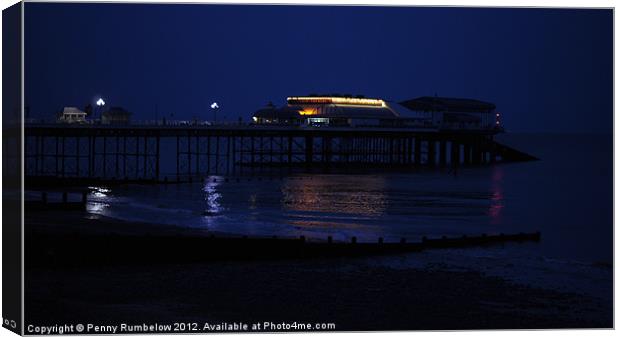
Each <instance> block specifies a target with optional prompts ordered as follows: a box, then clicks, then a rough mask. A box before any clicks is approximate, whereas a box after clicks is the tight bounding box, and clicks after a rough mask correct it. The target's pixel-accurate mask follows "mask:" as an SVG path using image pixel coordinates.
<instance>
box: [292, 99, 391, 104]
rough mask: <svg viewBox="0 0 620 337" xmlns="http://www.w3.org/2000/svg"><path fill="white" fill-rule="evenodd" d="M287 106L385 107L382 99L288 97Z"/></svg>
mask: <svg viewBox="0 0 620 337" xmlns="http://www.w3.org/2000/svg"><path fill="white" fill-rule="evenodd" d="M286 101H287V102H288V104H349V105H365V106H385V102H384V101H383V100H382V99H374V98H354V97H288V98H287V99H286Z"/></svg>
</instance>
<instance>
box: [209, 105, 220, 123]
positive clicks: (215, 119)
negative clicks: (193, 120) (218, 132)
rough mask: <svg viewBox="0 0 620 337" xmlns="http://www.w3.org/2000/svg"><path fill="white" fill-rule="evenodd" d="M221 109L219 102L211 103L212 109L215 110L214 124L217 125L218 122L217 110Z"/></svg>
mask: <svg viewBox="0 0 620 337" xmlns="http://www.w3.org/2000/svg"><path fill="white" fill-rule="evenodd" d="M219 108H220V106H219V105H218V104H217V102H213V103H211V109H213V124H215V122H216V121H217V109H219Z"/></svg>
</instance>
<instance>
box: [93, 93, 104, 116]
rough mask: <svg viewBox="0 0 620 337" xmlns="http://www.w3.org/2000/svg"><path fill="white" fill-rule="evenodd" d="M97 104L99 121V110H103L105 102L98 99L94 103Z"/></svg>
mask: <svg viewBox="0 0 620 337" xmlns="http://www.w3.org/2000/svg"><path fill="white" fill-rule="evenodd" d="M95 104H97V106H98V107H99V119H101V115H102V113H101V110H102V109H103V106H104V105H105V101H104V100H103V98H101V97H99V99H98V100H97V102H96V103H95Z"/></svg>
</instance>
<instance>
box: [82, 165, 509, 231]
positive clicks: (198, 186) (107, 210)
mask: <svg viewBox="0 0 620 337" xmlns="http://www.w3.org/2000/svg"><path fill="white" fill-rule="evenodd" d="M481 172H482V174H481ZM484 172H487V173H484ZM464 174H466V173H465V172H463V173H462V175H464ZM472 181H473V183H472ZM502 182H503V180H502V179H501V172H500V173H497V172H495V171H488V170H486V171H480V172H477V173H476V176H474V178H473V180H471V179H470V178H466V179H463V178H455V177H453V176H452V175H449V174H444V173H441V172H439V173H438V172H434V173H429V174H422V175H406V174H401V175H389V174H386V175H383V174H376V175H302V176H294V177H289V178H284V179H261V180H258V179H253V180H247V179H242V180H240V181H239V182H237V181H236V179H230V180H228V181H225V180H224V177H220V176H210V177H207V179H205V181H204V182H203V183H194V184H178V185H131V186H118V187H115V188H114V191H112V189H110V188H104V187H93V188H92V189H91V195H90V198H89V203H88V211H89V212H91V213H95V214H101V215H105V216H110V217H116V218H120V219H124V220H129V221H139V222H152V223H160V224H170V225H175V226H180V227H188V228H202V229H208V230H214V231H222V232H231V233H238V234H247V235H267V236H271V235H278V236H298V235H305V236H306V237H308V238H321V239H325V238H326V237H327V236H328V235H330V236H332V237H334V239H336V240H338V239H341V240H349V239H350V237H352V236H357V237H358V239H360V240H369V241H375V240H376V239H377V238H378V237H385V238H386V239H389V238H392V239H395V240H397V239H399V238H400V237H407V238H412V239H413V238H419V237H421V236H424V235H427V236H429V235H430V236H433V235H462V234H480V233H481V232H485V231H486V230H487V229H486V227H485V224H488V223H496V222H497V221H500V219H501V217H500V215H501V212H502V207H503V202H504V201H503V196H502Z"/></svg>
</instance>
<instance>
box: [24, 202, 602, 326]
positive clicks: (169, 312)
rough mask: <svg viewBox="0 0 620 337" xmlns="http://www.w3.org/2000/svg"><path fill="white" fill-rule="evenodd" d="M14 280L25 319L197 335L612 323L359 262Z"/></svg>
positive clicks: (585, 303) (562, 305)
mask: <svg viewBox="0 0 620 337" xmlns="http://www.w3.org/2000/svg"><path fill="white" fill-rule="evenodd" d="M46 218H47V219H51V218H50V217H49V216H41V215H39V216H37V215H31V216H29V218H27V221H26V226H30V227H29V232H30V233H37V232H47V231H49V230H50V229H51V228H53V227H54V226H50V223H47V224H45V223H46V222H52V221H51V220H49V221H46V220H45V219H46ZM61 219H62V223H63V225H61V227H63V228H65V229H66V228H70V232H75V231H76V230H77V231H90V229H89V228H98V230H97V231H96V232H98V233H103V232H105V228H114V231H115V232H116V233H119V232H120V229H122V226H129V225H130V224H127V223H125V224H123V223H122V222H118V221H107V220H106V219H99V220H84V219H83V216H82V215H79V216H76V215H75V214H73V215H68V214H64V215H61V214H57V215H55V216H54V217H53V222H54V223H60V222H61V221H60V220H61ZM80 219H81V220H80ZM89 224H90V225H92V226H90V225H89ZM65 225H66V226H65ZM137 227H140V225H139V226H137ZM137 227H132V228H134V229H135V228H137ZM119 228H120V229H119ZM57 230H60V231H62V229H57ZM136 233H137V232H135V231H134V232H133V234H136ZM26 241H27V242H28V238H26ZM26 249H27V248H26ZM162 249H166V248H165V247H162ZM411 254H416V253H411ZM25 276H26V280H25V282H26V302H25V311H26V324H52V325H53V324H66V323H68V324H77V323H82V324H87V323H93V324H104V323H114V324H120V323H123V322H124V323H149V324H152V323H170V322H195V323H197V325H198V326H199V328H200V329H202V328H203V325H204V323H207V322H208V323H221V322H230V323H232V322H245V323H248V324H251V323H254V322H263V321H272V322H275V323H280V322H288V323H292V322H298V323H299V322H303V323H335V324H336V329H337V330H392V329H399V330H404V329H476V328H499V329H515V328H571V327H574V328H611V327H612V304H611V298H610V299H609V301H601V300H598V299H595V298H589V297H586V296H582V295H575V294H566V293H559V292H555V291H550V290H542V289H535V288H530V287H525V286H518V285H514V284H511V283H508V282H506V281H503V280H501V279H498V278H491V277H487V276H484V275H481V274H479V273H475V272H454V271H441V270H440V271H437V270H423V269H404V270H403V269H392V268H389V267H377V266H376V265H375V266H370V265H369V264H367V263H366V260H365V259H364V258H320V259H289V260H279V261H275V260H266V261H235V262H225V261H222V262H208V263H189V264H185V263H182V261H181V262H180V263H178V264H159V263H153V264H149V265H140V266H122V265H106V266H83V267H52V266H38V267H36V268H33V267H28V266H27V271H26V275H25Z"/></svg>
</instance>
